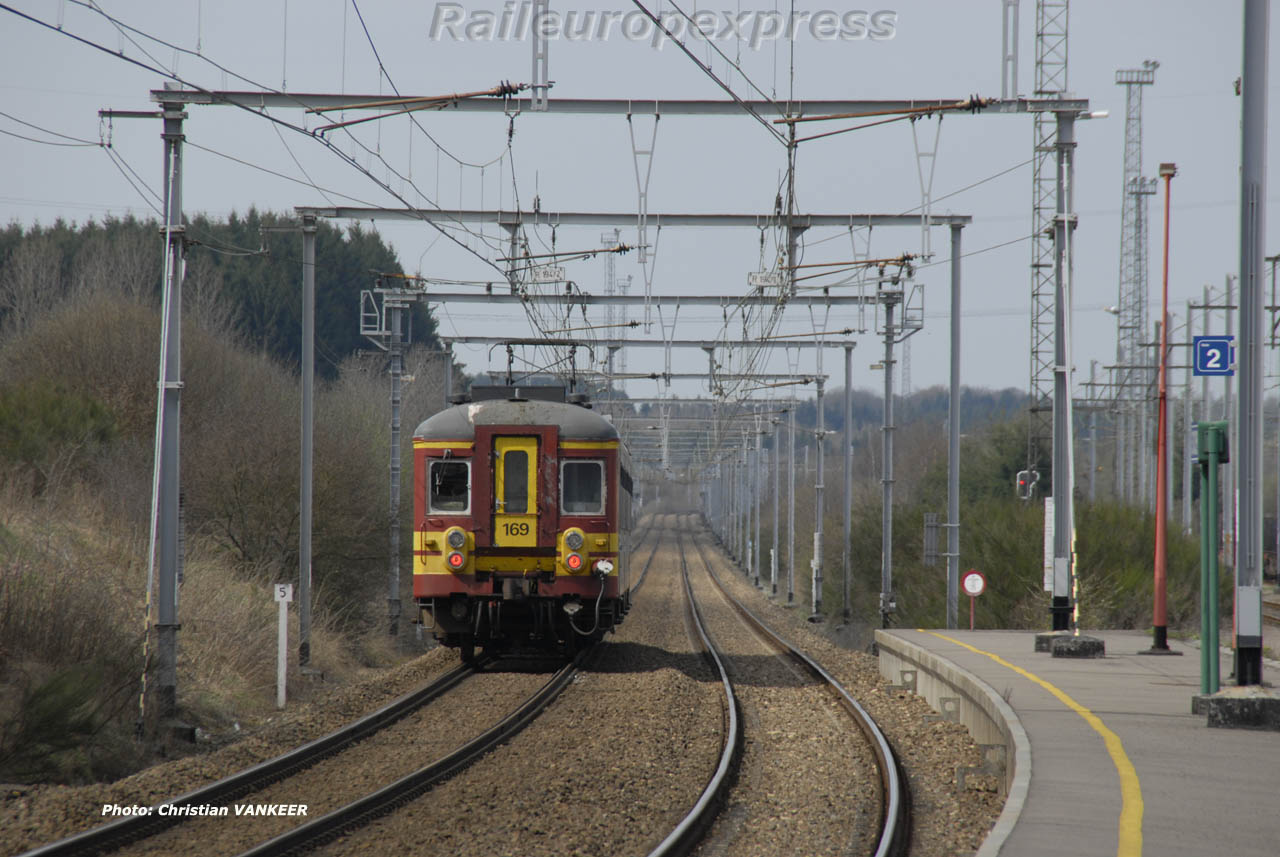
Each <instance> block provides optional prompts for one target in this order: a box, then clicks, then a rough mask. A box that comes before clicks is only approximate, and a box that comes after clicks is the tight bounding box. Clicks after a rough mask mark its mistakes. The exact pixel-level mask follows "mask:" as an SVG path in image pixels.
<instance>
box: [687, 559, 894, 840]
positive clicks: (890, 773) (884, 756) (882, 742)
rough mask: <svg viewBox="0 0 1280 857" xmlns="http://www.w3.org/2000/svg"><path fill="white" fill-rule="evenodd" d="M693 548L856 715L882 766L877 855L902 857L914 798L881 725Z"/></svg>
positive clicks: (746, 613)
mask: <svg viewBox="0 0 1280 857" xmlns="http://www.w3.org/2000/svg"><path fill="white" fill-rule="evenodd" d="M693 547H694V550H695V551H697V554H698V558H699V559H700V560H701V561H702V564H703V566H704V567H705V568H706V570H707V575H708V576H709V577H710V578H711V580H712V582H714V583H715V585H716V588H717V589H718V590H720V593H721V594H722V595H723V596H724V597H725V600H727V601H728V602H729V604H730V605H732V606H733V608H734V610H736V611H737V612H738V615H739V616H741V617H742V619H743V620H744V621H745V622H746V623H747V624H748V625H749V626H751V628H752V629H753V630H755V631H757V632H758V633H759V634H760V635H761V636H762V637H764V638H765V639H766V640H768V641H769V643H770V644H771V645H772V646H773V647H774V648H776V649H777V650H778V651H779V652H781V653H782V654H784V655H786V656H787V657H788V658H790V659H791V660H792V661H794V662H795V663H796V664H797V665H799V666H800V667H801V668H802V669H804V670H805V671H806V672H808V673H809V674H810V675H812V676H813V677H814V678H816V679H817V680H818V681H820V682H822V683H823V684H824V685H826V687H827V689H828V690H830V691H831V692H832V693H833V695H834V696H835V697H836V699H837V701H839V703H840V704H841V706H842V707H843V708H844V709H845V711H846V712H847V713H848V714H849V715H850V716H851V717H852V718H853V720H854V722H855V723H856V724H857V725H858V728H859V729H861V730H862V733H863V734H864V735H865V736H866V738H867V743H868V744H870V746H871V751H872V753H874V754H875V757H876V767H877V768H879V769H880V784H881V788H882V790H883V793H884V800H883V801H882V803H881V816H880V837H879V839H878V841H877V845H876V850H875V852H874V853H875V857H901V855H905V854H906V853H907V851H908V849H909V848H910V846H911V801H910V795H909V793H908V786H907V779H906V776H905V774H904V772H903V770H902V767H901V764H900V763H899V761H898V758H897V755H896V754H895V753H894V752H893V748H892V747H891V746H890V744H889V740H888V739H887V738H886V737H885V735H884V733H883V732H882V731H881V730H880V727H879V726H878V725H876V722H875V720H874V719H873V718H872V717H871V715H870V714H868V713H867V710H866V709H864V708H863V707H862V706H861V705H859V704H858V701H857V700H856V699H854V698H853V696H851V695H850V694H849V691H847V690H845V688H844V686H843V685H841V684H840V682H839V681H838V680H836V678H835V676H833V675H831V674H830V673H829V672H827V671H826V670H825V669H824V668H823V667H822V665H821V664H819V663H818V662H817V661H815V660H814V659H813V658H811V657H809V656H808V655H807V654H805V653H804V652H802V651H800V650H799V649H797V648H796V647H795V646H793V645H792V644H791V643H789V642H787V641H786V640H784V639H783V638H782V637H781V636H780V635H779V634H778V633H777V632H776V631H774V630H773V629H772V628H770V627H769V626H768V625H766V624H765V623H764V622H763V621H762V620H761V619H760V618H759V617H758V616H756V615H755V614H754V613H752V612H751V610H750V609H748V608H747V606H746V605H745V604H743V603H742V602H740V601H739V600H738V599H736V598H734V597H733V595H731V594H730V593H729V590H728V589H726V588H725V586H724V584H723V583H722V582H721V581H720V578H719V577H718V576H717V575H716V573H715V571H714V570H712V568H711V563H709V562H708V561H707V558H706V555H705V554H703V552H702V546H701V545H700V544H699V543H698V541H697V540H696V539H695V540H694V541H693Z"/></svg>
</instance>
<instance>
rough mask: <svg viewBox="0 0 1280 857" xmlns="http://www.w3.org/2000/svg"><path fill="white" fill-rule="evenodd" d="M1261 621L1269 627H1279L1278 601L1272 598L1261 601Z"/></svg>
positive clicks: (1279, 605) (1279, 609) (1279, 603)
mask: <svg viewBox="0 0 1280 857" xmlns="http://www.w3.org/2000/svg"><path fill="white" fill-rule="evenodd" d="M1262 621H1263V622H1266V623H1267V624H1270V625H1280V600H1277V599H1276V598H1274V597H1266V598H1263V599H1262Z"/></svg>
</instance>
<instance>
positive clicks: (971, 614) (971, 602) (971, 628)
mask: <svg viewBox="0 0 1280 857" xmlns="http://www.w3.org/2000/svg"><path fill="white" fill-rule="evenodd" d="M977 600H978V599H976V598H974V597H973V596H972V595H970V596H969V630H970V631H972V630H973V605H974V603H975V602H977Z"/></svg>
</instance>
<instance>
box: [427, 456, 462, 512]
mask: <svg viewBox="0 0 1280 857" xmlns="http://www.w3.org/2000/svg"><path fill="white" fill-rule="evenodd" d="M430 483H431V488H430V494H431V511H433V512H466V511H467V509H468V507H469V506H470V505H471V504H470V500H471V465H470V464H469V463H468V462H466V461H433V462H431V471H430Z"/></svg>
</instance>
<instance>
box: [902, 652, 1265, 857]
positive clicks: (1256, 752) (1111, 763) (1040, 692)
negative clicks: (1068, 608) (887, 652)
mask: <svg viewBox="0 0 1280 857" xmlns="http://www.w3.org/2000/svg"><path fill="white" fill-rule="evenodd" d="M889 633H892V634H893V635H894V636H897V637H901V638H902V639H904V640H907V641H909V642H911V643H913V644H915V645H917V646H920V647H921V648H923V649H926V650H927V651H929V652H932V653H934V654H935V655H938V656H939V657H943V658H946V659H947V660H949V661H951V662H952V663H954V664H956V665H957V666H958V667H960V668H961V669H963V670H965V671H967V672H969V673H971V674H972V675H974V676H976V677H977V678H979V679H981V680H982V681H984V682H986V683H987V684H988V685H990V686H991V687H992V688H993V689H994V690H995V691H996V693H998V694H1000V695H1002V696H1003V697H1005V699H1006V700H1007V701H1008V703H1009V704H1010V706H1012V708H1013V709H1014V711H1015V712H1017V714H1018V717H1019V718H1020V719H1021V721H1022V726H1023V728H1024V729H1025V730H1026V732H1027V736H1028V738H1029V739H1030V743H1031V760H1032V763H1031V782H1030V787H1029V789H1028V791H1027V797H1026V801H1025V803H1024V804H1023V806H1022V810H1021V814H1020V815H1019V817H1018V821H1017V823H1016V824H1015V825H1014V828H1013V831H1012V833H1010V835H1009V837H1008V838H1007V839H1006V840H1005V843H1004V845H1003V847H1002V848H1001V849H1000V852H999V853H1000V854H1001V855H1017V856H1018V857H1055V855H1062V857H1082V855H1111V854H1115V855H1119V857H1137V855H1141V854H1143V853H1146V854H1149V855H1153V857H1154V856H1157V855H1158V857H1206V855H1216V854H1230V855H1233V857H1254V856H1255V855H1256V857H1276V855H1280V734H1277V733H1275V732H1262V731H1252V730H1239V729H1209V728H1208V727H1207V726H1206V725H1205V717H1204V716H1203V715H1200V716H1197V715H1193V714H1191V713H1190V712H1191V698H1192V696H1193V695H1195V694H1196V693H1198V692H1199V690H1200V678H1199V670H1200V652H1199V650H1198V649H1195V648H1193V647H1188V646H1184V645H1183V644H1181V643H1178V642H1176V641H1171V642H1170V647H1171V648H1173V649H1174V650H1176V651H1181V652H1183V653H1184V654H1183V656H1182V657H1170V656H1151V655H1139V654H1138V651H1139V650H1142V649H1148V648H1150V644H1151V642H1150V641H1151V638H1150V635H1149V634H1140V633H1136V632H1126V631H1089V632H1087V633H1088V634H1090V635H1091V636H1094V637H1099V638H1101V639H1102V640H1104V641H1105V643H1106V656H1105V657H1103V658H1097V659H1074V658H1054V657H1052V656H1051V655H1050V654H1048V653H1047V652H1036V651H1034V648H1035V634H1034V632H1030V631H934V632H930V631H908V630H894V631H891V632H889ZM966 646H969V647H972V649H971V648H967V647H966ZM974 649H976V650H978V651H974ZM988 653H989V654H988ZM1222 654H1223V657H1222V667H1221V675H1222V676H1223V681H1224V684H1225V683H1226V681H1227V679H1226V677H1227V676H1228V675H1229V674H1230V672H1231V662H1230V652H1229V651H1228V650H1225V649H1224V650H1223V652H1222ZM990 655H995V656H998V657H999V658H1000V659H1002V660H1004V661H1006V662H1007V665H1006V664H1002V663H1000V662H999V661H997V660H995V659H994V658H992V657H990ZM1267 666H1271V664H1268V665H1267ZM1013 667H1017V668H1020V669H1022V670H1025V671H1026V672H1027V673H1030V674H1031V676H1034V677H1035V678H1038V679H1040V680H1042V681H1044V682H1047V683H1048V684H1050V685H1052V686H1053V687H1055V688H1057V689H1058V690H1060V691H1061V692H1062V693H1063V694H1065V695H1066V696H1067V697H1069V698H1070V699H1071V700H1072V701H1073V702H1075V703H1076V704H1078V706H1080V710H1077V709H1075V708H1073V707H1072V706H1071V705H1070V704H1069V703H1068V702H1066V701H1064V700H1063V699H1061V698H1060V697H1058V696H1057V695H1055V694H1054V693H1053V692H1052V691H1051V690H1049V689H1047V688H1046V687H1045V686H1043V685H1042V684H1040V683H1038V682H1037V681H1036V680H1035V678H1032V677H1031V676H1027V675H1024V674H1021V673H1019V672H1018V671H1017V670H1016V669H1013ZM1263 680H1264V681H1265V682H1267V683H1272V682H1277V681H1280V675H1277V674H1276V673H1275V672H1271V673H1270V674H1269V673H1268V671H1267V669H1266V667H1264V670H1263ZM1095 726H1100V727H1101V730H1102V731H1099V729H1096V728H1095ZM1107 731H1109V732H1111V733H1112V734H1113V735H1114V736H1115V738H1118V739H1119V740H1118V743H1117V742H1116V741H1114V740H1112V741H1110V742H1108V741H1107V740H1106V739H1105V738H1104V733H1105V732H1107ZM1108 743H1109V744H1110V746H1108ZM1126 760H1127V761H1126ZM1130 766H1131V767H1130ZM1122 816H1123V818H1125V819H1126V820H1127V821H1128V829H1127V832H1126V835H1124V836H1121V827H1122V821H1121V819H1122ZM1134 822H1136V825H1137V826H1136V827H1135V826H1134ZM1135 831H1136V833H1137V834H1138V835H1137V837H1135V836H1134V833H1135Z"/></svg>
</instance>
